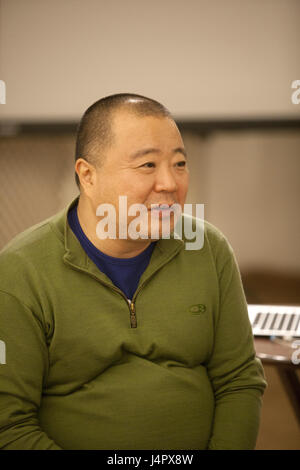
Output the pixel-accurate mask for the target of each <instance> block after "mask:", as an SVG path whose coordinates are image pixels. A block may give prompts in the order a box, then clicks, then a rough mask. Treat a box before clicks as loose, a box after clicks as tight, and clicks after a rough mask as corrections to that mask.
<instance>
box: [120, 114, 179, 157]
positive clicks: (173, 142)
mask: <svg viewBox="0 0 300 470" xmlns="http://www.w3.org/2000/svg"><path fill="white" fill-rule="evenodd" d="M112 131H113V134H114V139H113V140H114V145H113V147H114V149H115V150H118V149H121V150H122V152H124V153H130V154H132V153H136V152H138V151H140V150H143V149H144V148H158V149H160V150H161V151H168V150H169V149H171V148H172V149H173V148H176V147H183V140H182V137H181V135H180V132H179V130H178V128H177V126H176V124H175V122H174V121H173V120H172V119H170V118H168V117H165V116H138V115H135V114H133V113H130V112H126V111H125V112H124V111H121V112H118V113H117V114H116V115H115V116H113V119H112Z"/></svg>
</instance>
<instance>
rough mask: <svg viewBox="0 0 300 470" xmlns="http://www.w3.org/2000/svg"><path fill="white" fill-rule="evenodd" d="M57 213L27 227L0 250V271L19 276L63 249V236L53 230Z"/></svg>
mask: <svg viewBox="0 0 300 470" xmlns="http://www.w3.org/2000/svg"><path fill="white" fill-rule="evenodd" d="M58 215H61V212H60V213H58V214H55V215H54V216H52V217H49V218H47V219H45V220H43V221H41V222H39V223H38V224H35V225H33V226H31V227H29V228H27V229H26V230H24V231H23V232H21V233H19V234H18V235H16V236H15V237H14V238H13V239H12V240H11V241H10V242H9V243H8V244H6V245H5V246H4V247H3V248H2V249H1V251H0V273H3V274H5V275H6V276H5V277H8V275H9V277H11V276H12V275H16V277H19V276H20V275H24V274H26V273H25V272H24V271H27V270H29V269H30V268H31V267H32V266H37V265H40V266H43V265H45V263H47V261H48V259H49V258H51V256H53V254H54V253H55V252H56V251H57V250H58V251H60V250H61V249H63V246H64V244H63V236H60V233H59V232H58V231H57V230H55V223H54V222H55V221H56V219H57V216H58ZM1 277H2V280H1V285H2V284H3V277H4V276H1Z"/></svg>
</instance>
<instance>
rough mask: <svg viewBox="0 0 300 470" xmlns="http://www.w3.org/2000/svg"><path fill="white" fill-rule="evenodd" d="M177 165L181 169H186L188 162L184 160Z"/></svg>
mask: <svg viewBox="0 0 300 470" xmlns="http://www.w3.org/2000/svg"><path fill="white" fill-rule="evenodd" d="M176 165H178V166H179V167H180V168H184V167H185V166H186V161H185V160H182V162H177V163H176Z"/></svg>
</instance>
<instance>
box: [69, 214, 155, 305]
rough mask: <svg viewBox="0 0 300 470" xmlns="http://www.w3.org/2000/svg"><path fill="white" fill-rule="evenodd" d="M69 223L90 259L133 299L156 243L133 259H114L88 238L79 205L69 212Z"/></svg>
mask: <svg viewBox="0 0 300 470" xmlns="http://www.w3.org/2000/svg"><path fill="white" fill-rule="evenodd" d="M68 222H69V225H70V227H71V229H72V230H73V232H74V234H75V235H76V237H77V238H78V240H79V242H80V244H81V246H82V248H83V249H84V250H85V252H86V253H87V255H88V256H89V258H90V259H91V260H92V261H93V262H94V263H95V264H96V266H97V267H98V268H99V269H100V271H102V272H103V273H104V274H106V276H108V277H109V278H110V279H111V280H112V282H113V283H114V284H115V286H117V287H118V288H119V289H121V290H122V291H123V292H124V294H125V295H126V296H127V298H128V299H132V297H133V294H134V293H135V291H136V289H137V286H138V283H139V280H140V277H141V275H142V274H143V272H144V271H145V269H146V267H147V266H148V264H149V261H150V258H151V255H152V252H153V250H154V248H155V245H156V242H152V243H151V244H150V245H149V246H148V248H146V250H145V251H143V252H142V253H140V254H139V255H137V256H134V257H133V258H114V257H112V256H108V255H106V254H105V253H102V251H100V250H98V248H96V246H95V245H94V244H93V243H92V242H91V241H90V240H89V239H88V238H87V236H86V235H85V233H84V231H83V230H82V228H81V225H80V222H79V219H78V215H77V205H75V206H74V207H73V208H72V209H71V210H70V211H69V213H68Z"/></svg>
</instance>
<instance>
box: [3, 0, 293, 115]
mask: <svg viewBox="0 0 300 470" xmlns="http://www.w3.org/2000/svg"><path fill="white" fill-rule="evenodd" d="M299 17H300V1H298V0H186V1H183V0H152V1H151V2H149V1H146V0H109V1H108V0H51V1H50V0H26V1H24V0H1V12H0V79H2V80H4V81H5V82H6V86H7V104H5V105H1V106H0V113H1V115H2V119H7V120H9V119H17V120H18V119H20V120H36V119H44V120H49V119H51V120H57V119H58V120H63V119H70V120H73V119H75V120H77V119H78V118H79V117H80V115H81V114H82V112H83V111H84V110H85V109H86V107H87V106H88V105H89V104H91V103H92V102H94V101H95V100H97V99H99V98H100V97H103V96H105V95H108V94H112V93H118V92H136V93H140V94H145V95H146V96H150V97H153V98H156V99H157V100H159V101H161V102H163V103H164V104H165V105H166V106H167V107H168V108H169V109H170V110H171V111H172V112H173V113H174V115H175V116H176V117H179V118H215V117H219V118H220V117H255V118H256V117H271V118H272V117H275V118H280V117H284V116H286V117H288V116H290V117H299V116H300V104H299V105H293V104H292V102H291V93H292V90H291V83H292V81H293V80H295V79H300V61H299V44H300V28H299Z"/></svg>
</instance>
